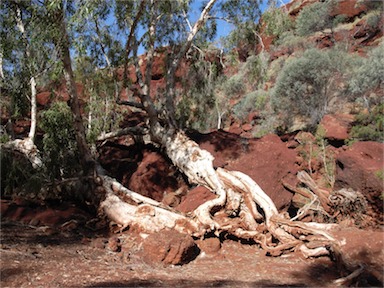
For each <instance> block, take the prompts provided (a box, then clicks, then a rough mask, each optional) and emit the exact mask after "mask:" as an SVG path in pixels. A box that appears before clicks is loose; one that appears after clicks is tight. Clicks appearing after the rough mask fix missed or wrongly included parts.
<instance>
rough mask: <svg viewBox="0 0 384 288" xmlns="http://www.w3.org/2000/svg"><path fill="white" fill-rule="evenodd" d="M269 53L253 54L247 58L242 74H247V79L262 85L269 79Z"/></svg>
mask: <svg viewBox="0 0 384 288" xmlns="http://www.w3.org/2000/svg"><path fill="white" fill-rule="evenodd" d="M267 69H268V54H267V53H265V52H263V53H260V54H258V55H251V56H249V57H248V58H247V61H246V62H245V65H244V66H243V68H242V71H241V72H240V74H243V75H245V76H246V78H247V81H248V82H251V83H254V82H257V84H258V85H257V86H259V87H260V86H261V85H263V84H264V82H265V81H266V79H267V73H266V71H267Z"/></svg>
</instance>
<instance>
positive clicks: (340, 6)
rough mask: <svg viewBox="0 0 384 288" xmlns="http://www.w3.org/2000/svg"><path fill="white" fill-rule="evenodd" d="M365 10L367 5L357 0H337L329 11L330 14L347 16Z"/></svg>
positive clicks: (355, 14) (358, 13)
mask: <svg viewBox="0 0 384 288" xmlns="http://www.w3.org/2000/svg"><path fill="white" fill-rule="evenodd" d="M365 11H367V6H366V5H365V4H364V2H363V1H359V0H338V1H337V5H336V6H335V8H334V9H332V11H331V16H337V15H345V16H346V17H348V18H352V17H356V16H359V15H360V14H361V13H364V12H365Z"/></svg>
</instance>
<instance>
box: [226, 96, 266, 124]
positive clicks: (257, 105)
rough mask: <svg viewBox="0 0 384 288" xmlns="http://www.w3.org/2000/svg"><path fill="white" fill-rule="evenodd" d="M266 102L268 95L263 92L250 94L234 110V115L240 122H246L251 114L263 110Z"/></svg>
mask: <svg viewBox="0 0 384 288" xmlns="http://www.w3.org/2000/svg"><path fill="white" fill-rule="evenodd" d="M266 100H267V94H266V92H265V91H263V90H257V91H253V92H251V93H248V94H246V95H245V96H244V98H243V99H241V101H240V102H239V103H237V104H236V105H235V106H234V107H233V108H232V109H233V114H235V116H236V117H237V118H238V119H239V120H241V121H244V120H245V118H246V117H247V115H248V114H249V113H250V112H252V111H254V110H260V109H262V108H263V107H264V105H265V103H266Z"/></svg>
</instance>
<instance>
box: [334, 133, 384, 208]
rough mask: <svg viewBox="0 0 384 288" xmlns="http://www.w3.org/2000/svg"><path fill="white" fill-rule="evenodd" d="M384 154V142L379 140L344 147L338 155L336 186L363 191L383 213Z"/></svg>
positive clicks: (369, 200)
mask: <svg viewBox="0 0 384 288" xmlns="http://www.w3.org/2000/svg"><path fill="white" fill-rule="evenodd" d="M383 155H384V144H383V143H379V142H371V141H367V142H356V143H354V144H353V145H352V146H350V147H346V148H344V150H343V151H341V152H340V153H339V154H338V155H337V157H336V165H337V166H336V175H335V186H334V188H335V189H336V190H337V189H341V188H352V189H354V190H356V191H359V192H361V193H362V194H363V195H364V196H365V197H366V198H367V200H368V202H369V204H370V205H371V206H372V208H373V209H374V211H376V212H378V213H382V211H383V200H382V195H383V193H384V185H383V175H384V167H383V158H384V157H383ZM380 211H381V212H380Z"/></svg>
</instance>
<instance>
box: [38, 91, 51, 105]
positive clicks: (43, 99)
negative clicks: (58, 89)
mask: <svg viewBox="0 0 384 288" xmlns="http://www.w3.org/2000/svg"><path fill="white" fill-rule="evenodd" d="M51 96H52V93H51V92H48V91H45V92H41V93H39V94H37V95H36V102H37V104H38V105H41V106H46V105H47V104H49V102H50V101H51Z"/></svg>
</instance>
